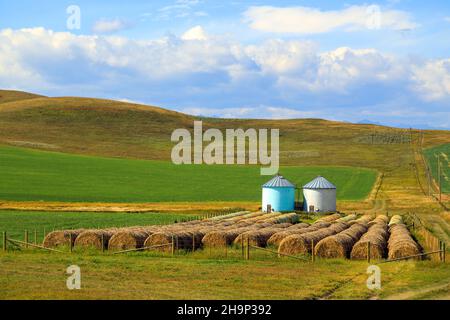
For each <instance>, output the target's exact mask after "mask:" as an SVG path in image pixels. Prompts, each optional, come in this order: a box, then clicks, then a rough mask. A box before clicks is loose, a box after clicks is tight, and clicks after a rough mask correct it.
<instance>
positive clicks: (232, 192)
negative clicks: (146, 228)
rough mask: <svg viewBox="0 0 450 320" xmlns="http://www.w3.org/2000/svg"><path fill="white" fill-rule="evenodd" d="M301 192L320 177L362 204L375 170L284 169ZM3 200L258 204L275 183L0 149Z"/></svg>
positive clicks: (222, 172)
mask: <svg viewBox="0 0 450 320" xmlns="http://www.w3.org/2000/svg"><path fill="white" fill-rule="evenodd" d="M280 173H281V174H283V175H284V176H285V177H287V178H288V179H289V180H291V181H292V182H294V183H296V184H297V185H298V186H302V185H303V184H305V183H307V182H309V181H310V180H311V179H313V178H315V177H316V176H318V175H322V176H325V177H326V178H327V179H329V180H330V181H332V182H333V183H334V184H335V185H336V186H337V187H338V199H340V200H360V199H364V198H365V197H366V196H367V195H368V194H369V192H370V191H371V189H372V187H373V185H374V182H375V180H376V177H377V173H376V171H374V170H370V169H363V168H350V167H294V166H292V167H283V168H281V171H280ZM0 176H1V180H0V199H3V200H16V201H63V202H126V203H128V202H129V203H137V202H181V201H187V202H191V201H199V202H202V201H259V200H260V198H261V185H262V184H263V183H265V182H266V181H267V180H269V179H270V177H264V176H261V175H260V171H259V167H256V166H206V165H201V166H194V165H191V166H176V165H173V164H172V163H170V162H164V161H149V160H128V159H114V158H101V157H91V156H78V155H70V154H63V153H56V152H47V151H36V150H31V149H23V148H16V147H0Z"/></svg>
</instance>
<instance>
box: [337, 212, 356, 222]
mask: <svg viewBox="0 0 450 320" xmlns="http://www.w3.org/2000/svg"><path fill="white" fill-rule="evenodd" d="M357 217H358V216H357V215H356V214H354V213H352V214H349V215H348V216H345V217H342V218H339V219H337V220H336V222H350V221H352V220H355V219H356V218H357Z"/></svg>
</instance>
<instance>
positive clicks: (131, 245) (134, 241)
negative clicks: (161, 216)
mask: <svg viewBox="0 0 450 320" xmlns="http://www.w3.org/2000/svg"><path fill="white" fill-rule="evenodd" d="M156 230H157V229H156V228H152V229H141V230H139V229H128V230H127V229H124V230H120V231H118V232H116V233H115V234H114V235H113V236H112V237H111V239H109V242H108V249H109V250H129V249H138V248H142V247H143V246H144V243H145V240H146V239H147V238H148V237H149V236H150V235H151V234H153V233H154V232H156Z"/></svg>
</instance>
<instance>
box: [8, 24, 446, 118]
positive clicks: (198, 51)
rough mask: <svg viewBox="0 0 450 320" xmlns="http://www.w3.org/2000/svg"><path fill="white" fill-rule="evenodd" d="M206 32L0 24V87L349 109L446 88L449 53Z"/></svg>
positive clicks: (249, 108) (251, 108) (179, 103)
mask: <svg viewBox="0 0 450 320" xmlns="http://www.w3.org/2000/svg"><path fill="white" fill-rule="evenodd" d="M193 30H196V31H195V32H194V31H193ZM187 35H189V36H187ZM205 35H206V32H205V31H204V30H203V29H202V28H197V29H196V28H194V29H191V30H189V31H188V32H186V33H185V34H184V35H183V36H180V37H176V36H169V37H166V38H162V39H155V40H131V39H127V38H124V37H117V36H101V35H95V36H88V35H75V34H72V33H69V32H53V31H50V30H46V29H43V28H35V29H22V30H10V29H7V30H1V31H0V87H1V88H14V89H21V90H28V91H36V92H38V93H43V94H49V95H83V96H95V97H110V98H117V97H121V98H123V97H126V98H128V99H130V100H132V101H142V102H147V103H150V104H153V105H161V106H163V107H164V106H166V107H170V108H178V109H179V110H181V109H182V108H183V107H184V108H187V107H190V106H200V107H202V108H203V109H199V108H189V110H184V111H185V112H189V113H193V114H202V115H207V116H213V115H219V116H223V117H235V116H236V117H240V118H243V117H247V118H251V117H258V118H299V117H327V118H330V117H333V116H334V115H336V114H339V118H340V119H349V118H351V117H354V112H356V111H355V110H356V109H355V108H357V107H361V106H362V105H363V106H370V105H386V102H387V101H400V102H399V105H400V104H402V105H403V106H407V105H409V104H413V105H415V106H417V107H420V106H421V104H422V103H425V104H426V103H428V101H437V100H441V99H447V98H448V97H450V59H449V60H432V61H428V62H426V63H422V62H414V61H413V62H410V61H408V60H406V59H404V58H402V57H395V56H391V55H388V54H385V53H382V52H379V51H377V50H374V49H352V48H345V47H343V48H337V49H335V50H331V51H326V52H321V51H319V48H318V46H317V44H316V43H314V42H310V41H296V40H292V41H286V40H268V41H266V42H263V43H260V44H253V45H247V44H242V43H238V42H234V41H232V40H229V39H226V38H221V37H217V36H212V35H211V36H205ZM192 39H202V40H201V41H198V40H194V41H193V40H192ZM397 98H399V99H398V100H397ZM400 98H404V100H401V99H400ZM262 104H263V105H262ZM242 106H245V107H244V108H241V107H242ZM272 106H275V107H272ZM323 106H326V108H325V109H324V107H323ZM205 107H208V108H207V109H205ZM230 107H235V108H230ZM299 108H301V110H300V111H299ZM394 109H395V106H394V105H392V104H390V105H389V106H387V107H384V109H382V108H376V110H377V111H381V110H394ZM324 110H327V111H324ZM367 110H370V108H369V107H368V108H367ZM182 111H183V110H182ZM338 111H339V112H338ZM441 111H442V110H441ZM352 114H353V115H352Z"/></svg>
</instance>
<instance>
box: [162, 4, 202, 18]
mask: <svg viewBox="0 0 450 320" xmlns="http://www.w3.org/2000/svg"><path fill="white" fill-rule="evenodd" d="M199 3H200V0H177V1H175V3H173V4H171V5H168V6H164V7H162V8H159V9H158V12H159V14H158V18H160V19H170V18H171V17H175V18H185V17H189V16H191V15H194V16H197V17H199V16H206V15H207V14H206V12H203V11H195V12H194V8H195V7H196V6H197V5H198V4H199Z"/></svg>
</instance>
